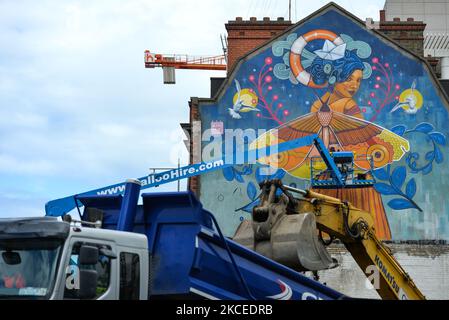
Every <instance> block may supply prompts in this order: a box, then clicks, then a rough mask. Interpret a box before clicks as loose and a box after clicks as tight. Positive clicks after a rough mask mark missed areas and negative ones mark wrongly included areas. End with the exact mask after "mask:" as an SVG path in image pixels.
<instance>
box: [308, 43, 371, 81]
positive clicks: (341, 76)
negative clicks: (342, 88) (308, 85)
mask: <svg viewBox="0 0 449 320" xmlns="http://www.w3.org/2000/svg"><path fill="white" fill-rule="evenodd" d="M364 69H365V65H364V64H363V62H362V60H360V58H359V57H358V56H357V54H356V53H354V52H352V51H349V50H346V51H345V55H344V57H342V58H340V59H337V60H325V59H322V58H320V57H318V56H317V57H316V58H315V59H314V60H313V62H312V64H311V65H310V66H309V67H308V68H306V70H307V71H308V72H309V73H310V74H311V76H312V78H313V81H314V82H315V83H316V84H318V85H321V84H324V83H326V82H329V83H330V84H334V83H335V82H344V81H346V80H347V79H348V78H349V76H350V75H351V74H352V73H353V72H354V71H355V70H361V71H363V70H364Z"/></svg>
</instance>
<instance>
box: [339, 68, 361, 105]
mask: <svg viewBox="0 0 449 320" xmlns="http://www.w3.org/2000/svg"><path fill="white" fill-rule="evenodd" d="M362 77H363V73H362V71H361V70H355V71H354V72H353V73H352V74H351V75H350V76H349V78H348V79H347V80H346V81H344V82H338V83H337V84H336V85H335V91H336V92H338V93H339V94H340V95H342V96H343V97H346V98H351V97H352V96H353V95H355V94H356V93H357V91H358V90H359V88H360V82H361V81H362Z"/></svg>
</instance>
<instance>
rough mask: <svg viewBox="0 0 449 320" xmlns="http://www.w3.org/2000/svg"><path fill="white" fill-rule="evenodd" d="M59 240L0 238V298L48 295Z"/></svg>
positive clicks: (56, 264) (57, 254)
mask: <svg viewBox="0 0 449 320" xmlns="http://www.w3.org/2000/svg"><path fill="white" fill-rule="evenodd" d="M62 243H63V242H62V240H60V239H46V238H41V239H39V238H37V239H8V240H0V299H5V298H13V299H21V298H27V299H30V298H31V299H32V298H36V299H47V298H48V297H49V295H50V294H51V292H52V288H53V286H54V282H55V273H56V270H57V266H58V261H59V256H60V251H61V246H62Z"/></svg>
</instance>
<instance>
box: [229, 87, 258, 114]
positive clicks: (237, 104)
mask: <svg viewBox="0 0 449 320" xmlns="http://www.w3.org/2000/svg"><path fill="white" fill-rule="evenodd" d="M234 81H235V87H236V89H237V97H236V99H235V101H234V106H233V107H232V108H228V110H229V114H230V115H231V117H232V118H233V119H241V118H242V116H241V115H240V112H248V111H260V110H259V109H257V108H254V107H249V106H245V104H244V101H243V99H242V88H241V87H240V83H239V82H238V80H237V79H235V80H234Z"/></svg>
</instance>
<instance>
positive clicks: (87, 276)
mask: <svg viewBox="0 0 449 320" xmlns="http://www.w3.org/2000/svg"><path fill="white" fill-rule="evenodd" d="M97 280H98V273H97V270H91V269H81V270H80V289H79V294H78V297H79V298H80V299H93V298H95V296H96V295H97Z"/></svg>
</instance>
